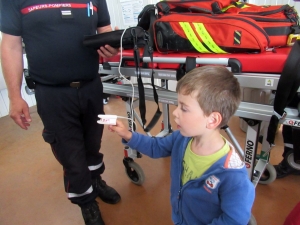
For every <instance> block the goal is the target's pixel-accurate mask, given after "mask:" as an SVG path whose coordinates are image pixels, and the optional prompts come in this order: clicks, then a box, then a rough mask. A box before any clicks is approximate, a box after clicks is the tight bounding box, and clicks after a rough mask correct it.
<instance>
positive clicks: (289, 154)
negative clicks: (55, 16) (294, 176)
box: [285, 150, 300, 170]
mask: <svg viewBox="0 0 300 225" xmlns="http://www.w3.org/2000/svg"><path fill="white" fill-rule="evenodd" d="M285 158H286V161H287V163H288V164H289V165H290V166H291V167H293V168H294V169H296V170H300V164H298V163H295V161H294V151H293V150H291V151H288V152H287V153H286V155H285Z"/></svg>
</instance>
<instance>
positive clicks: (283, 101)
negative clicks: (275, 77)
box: [267, 40, 300, 145]
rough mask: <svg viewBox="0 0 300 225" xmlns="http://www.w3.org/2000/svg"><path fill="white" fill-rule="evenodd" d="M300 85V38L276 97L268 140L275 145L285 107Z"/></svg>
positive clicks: (283, 72)
mask: <svg viewBox="0 0 300 225" xmlns="http://www.w3.org/2000/svg"><path fill="white" fill-rule="evenodd" d="M299 86H300V40H297V41H296V42H295V43H294V45H293V47H292V49H291V51H290V53H289V55H288V58H287V60H286V62H285V65H284V68H283V71H282V74H281V76H280V79H279V82H278V86H277V90H276V95H275V99H274V115H273V116H272V117H271V120H270V124H269V127H268V135H267V141H268V142H269V143H270V145H274V141H275V134H276V130H277V127H278V124H279V120H280V119H281V118H282V117H283V116H284V115H285V111H284V109H285V108H286V107H287V105H288V104H289V103H290V102H291V101H292V99H293V98H294V96H295V95H296V94H297V90H298V89H299Z"/></svg>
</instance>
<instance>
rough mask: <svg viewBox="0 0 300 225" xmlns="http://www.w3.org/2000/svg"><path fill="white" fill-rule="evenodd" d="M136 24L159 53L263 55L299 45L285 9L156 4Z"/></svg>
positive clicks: (298, 31)
mask: <svg viewBox="0 0 300 225" xmlns="http://www.w3.org/2000/svg"><path fill="white" fill-rule="evenodd" d="M230 3H231V4H230ZM220 7H223V9H222V10H221V11H220V10H219V8H220ZM179 18H180V19H179ZM138 19H139V23H138V26H141V27H143V28H144V29H145V30H148V31H149V34H150V39H153V40H150V43H153V44H152V45H153V47H154V48H156V49H157V50H158V51H159V52H161V53H169V52H200V53H241V52H264V51H266V50H268V49H269V48H274V47H283V46H291V45H293V43H294V42H295V41H296V40H297V39H300V27H299V21H298V19H299V17H298V15H297V12H296V10H295V9H294V8H293V7H290V6H289V5H284V6H282V5H281V6H257V5H252V4H247V3H241V2H237V1H225V0H224V1H209V0H199V1H161V2H158V3H157V4H156V6H154V5H148V6H146V7H145V8H144V10H143V11H142V12H141V13H140V15H139V17H138Z"/></svg>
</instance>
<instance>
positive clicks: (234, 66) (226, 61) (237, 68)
mask: <svg viewBox="0 0 300 225" xmlns="http://www.w3.org/2000/svg"><path fill="white" fill-rule="evenodd" d="M143 62H144V63H149V62H151V58H150V57H143ZM153 63H178V64H183V63H186V58H184V57H176V58H175V57H174V58H173V57H153ZM196 63H197V64H204V65H210V64H212V65H224V66H230V67H231V72H233V73H241V72H242V64H241V62H240V61H239V60H238V59H235V58H196Z"/></svg>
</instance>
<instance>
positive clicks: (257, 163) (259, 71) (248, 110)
mask: <svg viewBox="0 0 300 225" xmlns="http://www.w3.org/2000/svg"><path fill="white" fill-rule="evenodd" d="M289 51H290V48H278V49H276V50H273V51H270V52H265V53H260V54H224V55H223V54H214V55H213V54H188V56H189V57H195V58H196V64H197V66H202V65H224V66H226V67H228V66H229V65H230V68H228V69H229V70H231V71H232V72H233V73H234V75H235V76H236V78H237V79H238V81H239V83H240V85H241V87H244V88H245V87H247V88H258V89H264V90H276V88H277V85H278V82H279V79H280V74H281V72H282V70H283V67H284V64H285V61H286V59H287V56H288V53H289ZM141 61H142V63H143V65H147V66H148V67H149V68H140V74H141V76H142V77H143V78H150V77H151V75H152V73H153V76H154V78H155V79H161V81H162V87H157V94H158V97H159V100H158V101H159V102H160V103H161V104H162V112H163V113H162V117H163V118H162V120H163V123H162V130H161V132H160V133H158V134H157V135H155V136H156V137H163V136H166V135H168V134H169V133H170V132H172V128H171V126H170V122H169V105H177V94H176V93H175V92H173V91H169V90H168V89H167V87H168V81H169V80H177V72H176V70H177V69H178V67H179V65H180V64H184V63H185V62H186V56H185V55H183V54H167V55H163V54H159V53H157V52H154V54H153V59H151V58H150V57H143V56H142V54H141ZM120 63H121V67H120V68H119V64H120ZM147 66H146V67H147ZM119 69H120V72H121V74H122V75H124V76H125V77H131V76H134V77H136V75H137V72H136V67H135V63H134V59H133V52H132V50H126V51H123V53H122V58H121V57H120V55H118V56H116V57H114V58H111V59H109V61H100V65H99V73H101V74H105V75H107V76H106V77H103V78H102V80H103V81H104V83H103V86H104V93H107V94H112V95H118V96H123V100H124V101H125V105H126V111H127V116H128V117H129V118H133V119H134V120H137V121H138V123H139V124H140V125H142V121H141V119H140V117H139V115H138V114H137V112H136V111H135V110H134V108H136V107H137V106H138V104H139V99H138V98H137V96H139V95H138V88H137V87H134V101H133V110H132V109H131V100H132V97H133V96H132V94H133V93H132V86H131V85H125V84H123V85H119V84H111V83H106V82H105V80H107V79H111V78H113V77H118V75H119ZM298 92H299V90H298ZM145 99H146V100H148V101H154V97H153V91H152V88H145ZM285 111H286V112H287V116H286V117H285V118H283V119H281V120H280V123H281V124H287V125H289V126H296V127H299V126H300V118H299V117H298V110H297V109H292V108H286V110H285ZM131 112H133V114H132V115H131ZM272 113H273V106H271V105H263V104H256V103H249V102H241V104H240V105H239V108H238V110H237V112H236V113H235V116H238V117H240V118H242V119H243V120H244V121H246V122H247V125H248V126H247V131H246V141H245V146H244V148H243V149H242V148H241V147H240V145H239V143H238V142H237V140H236V139H235V137H234V135H233V134H232V133H231V131H230V129H229V127H225V128H224V130H225V132H226V133H227V135H228V137H229V138H230V140H231V142H232V143H233V144H234V146H235V147H236V149H237V150H238V152H239V153H240V155H241V156H242V157H243V158H244V161H245V164H246V167H247V170H248V175H249V178H250V179H251V181H252V183H253V184H254V185H255V186H256V185H257V183H262V184H268V183H271V182H273V181H274V180H275V179H276V171H275V168H274V167H273V166H272V165H271V164H269V156H270V152H269V149H270V146H269V143H268V142H267V141H266V137H267V129H268V126H267V125H268V123H269V121H270V118H271V116H272ZM130 129H133V130H135V128H134V127H133V128H132V127H130ZM147 134H148V135H149V136H152V134H151V133H150V132H147ZM260 135H261V136H262V140H259V136H260ZM259 142H261V149H260V153H259V154H258V147H259ZM124 152H125V156H124V160H123V163H124V166H125V171H126V174H127V176H128V177H129V179H130V180H131V181H132V182H133V183H135V184H137V185H141V184H142V183H143V182H144V174H143V170H142V169H141V167H140V166H139V165H138V164H137V163H135V162H134V159H135V158H140V157H141V154H140V153H139V152H137V151H136V150H134V149H131V148H129V147H125V149H124Z"/></svg>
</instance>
